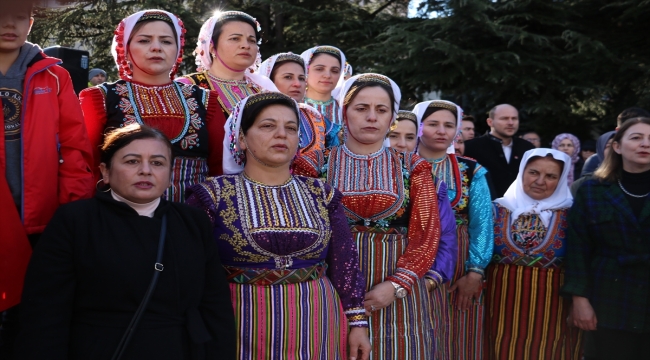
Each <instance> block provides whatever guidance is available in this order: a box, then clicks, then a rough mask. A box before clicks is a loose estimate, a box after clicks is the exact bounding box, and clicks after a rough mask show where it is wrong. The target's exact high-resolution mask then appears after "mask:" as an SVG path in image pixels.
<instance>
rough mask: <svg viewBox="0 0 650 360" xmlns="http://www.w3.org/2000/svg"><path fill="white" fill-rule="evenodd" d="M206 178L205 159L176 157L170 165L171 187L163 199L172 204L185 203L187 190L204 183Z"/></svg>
mask: <svg viewBox="0 0 650 360" xmlns="http://www.w3.org/2000/svg"><path fill="white" fill-rule="evenodd" d="M207 176H208V161H207V159H205V158H187V157H182V156H177V157H175V158H174V164H173V165H172V177H171V185H170V186H169V188H167V190H165V193H164V194H163V197H164V198H165V199H167V200H169V201H173V202H185V192H186V191H187V189H189V188H190V186H192V185H196V184H200V183H202V182H204V181H205V179H206V178H207Z"/></svg>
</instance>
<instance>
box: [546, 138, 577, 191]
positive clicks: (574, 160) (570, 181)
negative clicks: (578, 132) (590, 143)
mask: <svg viewBox="0 0 650 360" xmlns="http://www.w3.org/2000/svg"><path fill="white" fill-rule="evenodd" d="M564 139H569V140H571V142H572V143H573V154H571V169H570V171H569V177H568V185H569V186H571V184H573V180H574V179H573V172H574V169H575V164H576V163H577V162H578V160H580V140H578V138H577V137H575V135H573V134H569V133H564V134H560V135H558V136H556V137H555V139H553V143H552V145H551V147H552V148H553V149H555V150H559V147H560V143H561V142H562V140H564Z"/></svg>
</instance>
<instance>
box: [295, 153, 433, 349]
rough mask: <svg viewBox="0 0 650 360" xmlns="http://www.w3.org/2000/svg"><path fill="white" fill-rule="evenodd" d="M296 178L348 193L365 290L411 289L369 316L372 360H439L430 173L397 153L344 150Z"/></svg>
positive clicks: (311, 161)
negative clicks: (430, 287) (319, 180)
mask: <svg viewBox="0 0 650 360" xmlns="http://www.w3.org/2000/svg"><path fill="white" fill-rule="evenodd" d="M294 171H295V172H296V173H298V174H303V175H307V176H312V177H323V178H324V179H325V180H326V181H327V183H328V184H330V185H332V186H334V187H336V188H338V189H339V190H341V192H343V200H342V204H343V207H344V209H345V214H346V216H347V219H348V224H349V226H350V229H351V230H352V234H353V236H354V240H355V242H356V247H357V249H358V252H359V261H360V266H361V271H362V273H363V275H364V277H365V288H366V290H371V289H372V287H373V286H375V285H377V284H379V283H381V282H384V281H393V282H396V283H398V284H400V285H401V286H403V287H404V288H405V289H407V292H408V295H407V296H406V297H405V298H403V299H396V300H395V301H394V302H393V303H392V304H390V305H389V306H388V307H386V308H384V309H380V310H377V311H374V312H373V313H372V315H371V316H370V343H371V345H372V352H371V354H370V358H371V359H373V360H377V359H386V360H395V359H421V360H429V359H433V326H432V322H433V319H432V316H434V312H433V309H432V308H431V303H432V302H431V298H430V297H431V295H430V293H429V292H428V291H427V289H426V280H425V279H424V277H423V276H424V274H425V273H426V272H427V270H428V269H430V267H431V264H432V263H433V260H434V259H435V256H436V253H437V250H438V244H439V241H440V236H441V231H440V221H439V213H438V209H437V199H436V191H435V186H434V184H433V180H432V178H431V166H430V165H429V164H428V163H427V162H426V161H424V159H422V158H420V157H419V156H417V155H413V154H404V153H398V152H397V151H395V150H394V149H390V148H382V149H380V150H379V151H377V152H376V153H373V154H370V155H358V154H354V153H353V152H351V151H350V150H349V149H348V148H347V147H346V146H345V145H341V146H336V147H333V148H329V149H327V150H325V151H314V152H310V153H307V154H305V155H304V156H302V157H300V158H298V159H297V160H296V161H295V162H294Z"/></svg>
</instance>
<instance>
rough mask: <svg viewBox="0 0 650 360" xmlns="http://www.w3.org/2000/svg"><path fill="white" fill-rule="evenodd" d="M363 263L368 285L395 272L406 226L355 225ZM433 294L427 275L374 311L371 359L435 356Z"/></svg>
mask: <svg viewBox="0 0 650 360" xmlns="http://www.w3.org/2000/svg"><path fill="white" fill-rule="evenodd" d="M352 235H353V237H354V239H355V241H356V246H357V249H358V251H359V263H360V266H361V271H362V272H363V275H364V277H365V280H366V289H367V290H370V289H371V288H372V287H373V286H374V285H376V284H379V283H381V282H383V281H384V280H385V279H386V277H387V276H389V275H391V274H393V273H394V272H395V269H396V265H397V260H398V258H399V257H400V255H402V254H403V253H404V251H405V250H406V246H407V244H408V240H407V238H406V229H401V228H399V229H397V228H396V229H388V230H386V231H381V230H374V229H371V228H366V227H363V226H353V227H352ZM432 316H433V313H432V309H431V296H430V295H429V292H428V291H427V288H426V285H425V280H424V278H422V279H420V280H419V281H418V282H417V283H416V284H414V286H413V291H411V293H410V294H409V295H407V296H406V297H405V298H404V299H397V300H395V302H393V303H392V304H391V305H389V306H388V307H386V308H385V309H381V310H377V311H375V312H373V313H372V315H371V316H370V319H369V323H370V344H371V345H372V352H371V353H370V359H371V360H384V359H385V360H398V359H399V360H401V359H404V360H410V359H415V360H429V359H433V327H432V322H433V321H432Z"/></svg>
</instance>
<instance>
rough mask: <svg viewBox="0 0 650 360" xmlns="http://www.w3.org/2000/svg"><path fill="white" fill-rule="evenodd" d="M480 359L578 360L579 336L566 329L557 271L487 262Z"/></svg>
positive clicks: (560, 272) (566, 312)
mask: <svg viewBox="0 0 650 360" xmlns="http://www.w3.org/2000/svg"><path fill="white" fill-rule="evenodd" d="M486 275H487V279H488V285H489V289H488V291H487V294H486V308H487V313H486V345H485V347H486V356H485V359H499V360H500V359H516V360H530V359H539V360H542V359H544V360H547V359H549V360H551V359H557V360H560V359H567V360H568V359H575V360H578V359H580V355H581V332H580V331H579V330H578V329H577V328H575V327H572V326H571V327H570V326H568V325H567V317H568V315H569V308H570V306H569V305H570V303H569V301H568V300H566V299H564V298H561V297H560V295H559V292H560V287H561V286H562V284H563V283H564V271H563V270H560V269H551V268H539V267H530V266H518V265H508V264H491V265H490V266H489V267H488V269H487V274H486Z"/></svg>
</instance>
